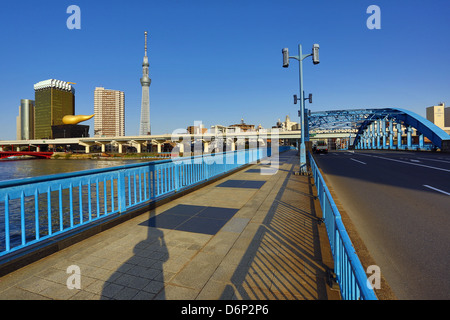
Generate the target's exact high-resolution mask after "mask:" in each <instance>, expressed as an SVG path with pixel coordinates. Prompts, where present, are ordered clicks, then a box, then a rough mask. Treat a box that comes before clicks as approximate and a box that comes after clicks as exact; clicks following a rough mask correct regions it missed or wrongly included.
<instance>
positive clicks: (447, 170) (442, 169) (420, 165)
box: [358, 153, 450, 172]
mask: <svg viewBox="0 0 450 320" xmlns="http://www.w3.org/2000/svg"><path fill="white" fill-rule="evenodd" d="M358 154H359V155H361V156H367V157H374V158H380V159H384V160H391V161H395V162H400V163H406V164H411V165H413V166H419V167H425V168H430V169H436V170H441V171H445V172H450V170H449V169H444V168H439V167H432V166H427V165H424V164H418V163H413V162H409V161H401V160H397V159H390V158H385V157H379V156H373V155H369V154H364V153H358Z"/></svg>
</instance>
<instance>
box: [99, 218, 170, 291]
mask: <svg viewBox="0 0 450 320" xmlns="http://www.w3.org/2000/svg"><path fill="white" fill-rule="evenodd" d="M152 218H154V216H153V217H150V219H149V220H147V221H145V222H144V223H141V224H140V226H138V228H140V227H147V228H148V233H147V239H145V240H143V241H141V242H139V243H138V244H136V246H135V247H134V250H133V253H134V255H133V256H132V257H131V258H130V259H128V260H127V261H126V262H124V263H123V264H122V265H121V266H120V267H119V268H118V269H117V270H116V271H115V272H114V273H113V274H112V275H111V276H110V277H109V278H108V279H107V280H106V282H105V283H104V285H103V289H102V292H101V298H100V299H101V300H109V299H116V300H131V299H140V300H151V299H154V298H156V299H158V300H165V299H166V297H165V292H164V269H163V265H164V262H166V261H167V259H168V258H169V254H168V250H167V247H166V243H165V241H164V233H163V232H162V231H161V230H160V229H158V228H155V227H153V226H154V220H153V219H152Z"/></svg>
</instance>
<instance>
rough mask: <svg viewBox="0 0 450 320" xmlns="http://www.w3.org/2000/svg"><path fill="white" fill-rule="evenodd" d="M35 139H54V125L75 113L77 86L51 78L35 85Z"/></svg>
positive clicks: (61, 122)
mask: <svg viewBox="0 0 450 320" xmlns="http://www.w3.org/2000/svg"><path fill="white" fill-rule="evenodd" d="M34 95H35V98H34V101H35V106H34V139H52V138H53V132H52V126H56V125H62V124H63V121H62V118H63V117H64V116H66V115H74V114H75V88H74V87H73V86H72V85H71V84H70V83H68V82H65V81H61V80H55V79H49V80H45V81H41V82H38V83H36V84H35V85H34Z"/></svg>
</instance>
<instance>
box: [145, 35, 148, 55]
mask: <svg viewBox="0 0 450 320" xmlns="http://www.w3.org/2000/svg"><path fill="white" fill-rule="evenodd" d="M144 34H145V56H147V34H148V32H147V31H145V32H144Z"/></svg>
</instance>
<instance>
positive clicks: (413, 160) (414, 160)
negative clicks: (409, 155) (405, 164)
mask: <svg viewBox="0 0 450 320" xmlns="http://www.w3.org/2000/svg"><path fill="white" fill-rule="evenodd" d="M411 161H412V162H422V161H419V160H416V159H411Z"/></svg>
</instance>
